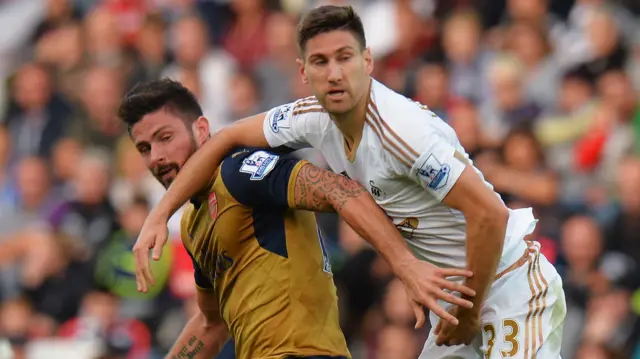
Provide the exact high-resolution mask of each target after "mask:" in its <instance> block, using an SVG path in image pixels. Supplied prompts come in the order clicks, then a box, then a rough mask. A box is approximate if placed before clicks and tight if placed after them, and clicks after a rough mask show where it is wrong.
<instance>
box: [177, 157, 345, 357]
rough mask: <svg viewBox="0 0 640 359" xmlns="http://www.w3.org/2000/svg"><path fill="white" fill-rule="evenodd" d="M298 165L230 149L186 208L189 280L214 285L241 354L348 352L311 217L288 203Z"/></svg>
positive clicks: (207, 286)
mask: <svg viewBox="0 0 640 359" xmlns="http://www.w3.org/2000/svg"><path fill="white" fill-rule="evenodd" d="M305 163H306V161H299V160H294V159H284V158H281V157H279V156H278V155H275V154H273V153H270V152H267V151H261V150H258V151H256V150H242V151H238V152H235V153H233V154H231V155H229V156H228V157H227V158H226V159H225V160H224V161H223V162H222V164H221V165H220V167H219V168H218V170H217V172H216V175H215V177H214V178H213V179H212V182H211V184H210V187H209V188H208V192H207V193H206V194H205V195H202V196H200V197H199V198H194V199H192V201H191V202H192V203H191V204H190V205H189V206H188V208H187V210H186V211H185V213H184V214H183V217H182V240H183V243H184V245H185V247H186V248H187V250H188V252H189V253H190V255H191V257H192V259H193V262H194V268H195V279H196V284H197V285H198V287H199V289H200V290H214V292H215V295H216V296H217V298H218V301H219V305H220V313H221V316H222V318H223V320H224V321H225V323H226V324H227V326H228V327H229V330H230V332H231V335H232V336H233V338H234V340H235V342H236V356H237V358H238V359H261V358H269V359H279V358H287V357H290V356H294V357H307V356H335V357H341V358H342V357H344V358H350V354H349V351H348V349H347V345H346V341H345V338H344V335H343V334H342V331H341V329H340V325H339V319H338V299H337V294H336V287H335V285H334V283H333V277H332V274H331V267H330V265H329V259H328V256H327V251H326V248H325V245H324V243H323V239H322V235H321V233H320V231H319V229H318V227H317V225H316V221H315V216H314V214H313V213H312V212H309V211H302V210H293V209H291V207H293V195H294V185H295V180H296V176H297V174H298V172H299V170H300V168H301V167H302V166H303V165H304V164H305Z"/></svg>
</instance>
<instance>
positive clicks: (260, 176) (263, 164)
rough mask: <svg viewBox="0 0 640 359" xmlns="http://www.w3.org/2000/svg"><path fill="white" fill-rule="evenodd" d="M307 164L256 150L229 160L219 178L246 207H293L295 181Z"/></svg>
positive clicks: (236, 155) (226, 160)
mask: <svg viewBox="0 0 640 359" xmlns="http://www.w3.org/2000/svg"><path fill="white" fill-rule="evenodd" d="M307 163H309V162H307V161H304V160H298V159H293V158H283V157H280V156H279V155H277V154H275V153H272V152H269V151H264V150H258V151H253V152H242V153H239V154H235V155H233V156H231V157H228V158H227V159H225V160H224V162H223V163H222V168H221V171H220V175H221V176H222V180H223V182H224V185H225V187H226V188H227V190H228V191H229V193H231V195H232V196H233V197H234V198H235V199H236V200H237V201H238V202H240V203H242V204H243V205H245V206H252V207H257V206H268V207H280V208H288V207H293V197H294V189H295V179H296V177H297V175H298V171H299V170H300V168H302V166H304V165H305V164H307Z"/></svg>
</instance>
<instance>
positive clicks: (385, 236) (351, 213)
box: [338, 192, 417, 275]
mask: <svg viewBox="0 0 640 359" xmlns="http://www.w3.org/2000/svg"><path fill="white" fill-rule="evenodd" d="M338 214H340V216H341V217H342V218H343V220H344V221H345V222H346V223H347V224H349V226H350V227H351V228H352V229H353V230H354V231H355V232H356V233H358V235H360V237H362V238H363V239H364V240H365V241H367V242H368V243H369V244H371V246H373V248H375V250H376V251H377V252H378V253H380V255H381V256H382V257H383V258H384V259H385V260H386V261H387V263H388V264H389V266H390V267H391V269H392V271H393V272H394V273H395V274H396V275H400V274H401V273H402V267H403V266H410V265H411V263H412V262H413V261H415V260H417V259H416V258H415V257H414V255H413V254H412V253H411V251H410V250H409V247H408V246H407V243H406V241H405V240H404V238H403V237H402V236H401V235H400V231H398V229H397V228H396V227H395V226H394V225H393V223H392V222H391V220H390V219H389V217H387V215H386V214H385V213H384V212H383V211H382V210H381V209H380V208H379V207H378V205H377V203H376V202H375V201H374V200H373V198H371V196H369V195H368V194H367V193H366V192H365V193H363V194H362V195H360V196H357V197H354V198H350V199H349V200H348V201H346V202H345V203H344V204H343V205H342V208H341V209H340V210H339V211H338Z"/></svg>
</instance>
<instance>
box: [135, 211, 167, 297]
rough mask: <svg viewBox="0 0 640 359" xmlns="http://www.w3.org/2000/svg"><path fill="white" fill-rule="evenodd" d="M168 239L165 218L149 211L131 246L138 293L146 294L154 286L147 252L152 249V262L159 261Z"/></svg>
mask: <svg viewBox="0 0 640 359" xmlns="http://www.w3.org/2000/svg"><path fill="white" fill-rule="evenodd" d="M168 237H169V231H168V230H167V218H165V217H164V216H162V215H159V214H157V213H154V211H151V213H149V216H148V217H147V219H146V220H145V221H144V225H143V226H142V230H141V231H140V235H139V236H138V240H137V241H136V244H135V245H134V246H133V257H134V259H135V265H136V283H137V285H138V291H139V292H143V293H146V292H147V291H148V290H149V286H150V285H151V286H153V285H155V281H154V279H153V274H152V273H151V267H150V265H149V250H150V249H153V254H152V257H153V260H155V261H157V260H159V259H160V257H161V256H162V248H163V247H164V245H165V244H166V243H167V238H168Z"/></svg>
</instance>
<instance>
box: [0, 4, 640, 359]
mask: <svg viewBox="0 0 640 359" xmlns="http://www.w3.org/2000/svg"><path fill="white" fill-rule="evenodd" d="M321 3H349V4H351V5H354V6H355V7H356V10H357V11H358V12H359V13H360V15H361V17H362V19H363V21H364V24H365V31H366V33H367V41H368V45H369V46H370V47H371V50H372V52H373V55H374V58H375V61H376V65H375V73H374V77H375V78H377V79H378V80H380V81H382V82H383V83H385V84H386V85H387V86H389V87H391V88H393V89H395V90H396V91H398V92H400V93H403V94H405V95H406V96H407V97H410V98H412V99H415V100H417V101H420V102H421V103H423V104H425V105H427V106H429V107H430V108H431V109H432V110H433V111H434V112H436V113H437V114H438V115H440V116H441V118H442V120H443V121H446V122H448V123H449V124H450V125H451V126H452V127H453V128H454V129H455V130H456V132H457V133H458V136H459V138H460V140H461V142H462V144H463V145H464V147H465V148H466V150H467V151H468V152H469V153H470V154H471V157H472V159H473V160H474V162H475V164H476V165H477V166H478V167H479V168H480V169H481V170H482V171H483V172H484V174H485V176H486V177H487V179H488V180H489V181H490V182H491V183H492V184H493V185H494V186H495V188H496V189H497V190H498V191H499V192H500V194H501V195H502V197H503V198H504V199H505V201H506V202H507V204H508V205H509V206H511V207H512V208H517V207H523V206H532V207H533V208H534V210H535V212H536V214H537V217H538V218H539V219H540V222H539V225H538V227H537V229H536V231H535V233H533V234H532V237H531V239H535V240H537V241H539V242H540V243H541V244H542V246H543V247H542V250H543V252H544V253H545V255H546V256H547V258H548V259H549V260H550V261H551V262H552V263H554V265H556V266H557V268H558V270H559V271H560V273H561V274H562V276H563V279H564V288H565V291H566V296H567V302H568V307H569V309H568V314H567V321H566V324H565V334H564V343H563V357H564V358H566V359H573V358H575V359H613V358H615V359H618V358H640V345H639V343H640V339H639V338H640V321H639V320H638V317H639V315H640V291H638V289H639V288H640V92H638V90H639V89H640V25H639V24H640V18H639V14H640V3H639V2H638V1H636V0H626V1H625V0H618V1H605V0H557V1H556V0H466V1H465V0H359V1H340V0H333V1H305V0H75V1H74V0H0V77H1V79H2V84H1V86H0V336H1V337H5V338H8V339H9V341H10V343H11V345H12V347H13V349H14V351H15V353H16V359H32V358H38V359H40V358H48V359H56V358H83V359H84V358H90V359H93V358H103V359H107V358H108V359H116V358H127V359H139V358H150V359H155V358H161V357H162V355H163V354H164V353H166V351H167V350H168V348H170V347H171V345H172V343H173V341H174V340H175V339H176V337H177V335H178V334H179V332H180V331H181V329H182V327H183V326H184V324H185V323H186V321H187V319H188V318H189V317H190V316H191V315H192V314H193V313H194V312H195V311H196V310H197V306H196V304H195V302H194V293H195V292H194V289H195V287H194V283H193V271H192V268H191V262H190V259H189V257H188V255H187V254H186V252H185V251H184V249H183V248H182V245H181V242H180V238H179V228H178V226H179V216H180V213H178V214H177V215H176V216H174V217H173V218H172V220H171V221H170V223H169V226H170V232H171V239H172V240H171V241H170V243H169V244H168V246H167V247H166V248H165V251H164V255H163V258H162V260H161V261H159V262H154V263H153V272H154V274H155V277H156V279H157V283H156V286H155V287H153V289H152V291H151V293H149V294H146V295H142V294H140V293H137V291H136V285H135V277H134V267H133V258H132V255H131V248H132V246H133V242H134V241H135V239H136V237H137V234H138V232H139V230H140V228H141V226H142V223H143V221H144V219H145V216H146V215H147V213H148V211H149V208H152V206H153V205H154V204H155V203H157V201H158V200H159V198H160V197H161V196H162V194H163V192H164V189H163V188H162V186H160V185H159V184H158V183H156V181H155V180H154V178H153V177H151V175H150V174H149V173H148V172H147V169H146V168H145V166H144V164H143V163H142V160H141V157H140V156H139V155H138V153H137V151H136V149H135V148H134V147H133V146H132V143H131V141H130V140H129V138H128V136H127V134H126V129H125V128H124V127H123V124H122V123H121V122H120V121H119V119H118V118H117V116H116V109H117V107H118V105H119V101H120V99H121V97H122V96H123V95H124V94H125V93H126V91H127V90H128V89H130V88H131V87H132V86H133V85H135V84H136V83H138V82H140V81H148V80H153V79H158V78H161V77H165V76H168V77H172V78H174V79H178V80H180V81H181V82H182V83H183V84H184V85H185V86H187V87H188V88H190V89H191V90H192V91H194V93H196V94H197V96H198V98H199V99H200V101H201V104H202V106H203V109H204V112H205V115H206V116H207V117H208V118H209V119H210V121H211V124H212V127H213V129H218V128H221V127H222V126H225V125H228V124H230V123H232V122H233V121H234V120H237V119H239V118H242V117H245V116H248V115H252V114H255V113H258V112H261V111H264V110H267V109H269V108H271V107H273V106H276V105H279V104H283V103H286V102H290V101H292V100H294V99H296V98H299V97H304V96H309V95H310V93H309V89H308V88H307V87H306V86H304V85H303V84H302V82H301V81H300V78H299V76H298V70H297V67H296V63H295V58H296V55H297V52H296V51H297V50H296V46H295V41H294V39H295V29H296V23H297V20H298V16H299V15H300V13H301V12H303V11H304V10H306V9H308V8H310V7H312V6H316V5H319V4H321ZM299 155H300V156H304V157H305V158H307V159H310V160H312V161H313V162H314V163H316V164H318V165H321V166H324V161H323V159H322V157H321V156H320V155H319V154H317V153H316V152H314V151H301V152H300V154H299ZM318 218H319V221H320V223H321V225H322V227H323V229H324V231H325V233H326V237H327V238H329V239H330V244H331V257H332V263H333V269H334V277H335V281H336V285H337V287H338V290H339V296H340V306H341V317H342V321H343V328H344V332H345V335H346V336H347V338H348V341H349V345H350V349H351V351H352V354H353V355H354V359H414V358H416V357H417V355H418V353H419V352H420V350H421V349H422V343H423V342H424V341H423V340H424V338H425V337H426V335H427V332H428V328H424V329H422V330H419V331H416V330H414V329H413V323H414V318H413V313H412V311H411V309H410V307H409V306H408V303H407V300H406V296H405V293H404V290H403V287H402V284H401V283H399V282H398V281H397V279H394V278H393V277H392V276H391V275H390V271H389V268H388V267H387V265H386V264H385V262H384V261H383V260H381V258H380V257H379V256H378V255H377V254H376V253H375V252H374V251H373V250H372V249H371V248H370V247H369V246H368V245H367V244H366V243H365V242H364V241H363V240H362V239H361V238H359V237H358V236H357V235H355V234H354V232H353V231H351V230H350V228H348V227H347V226H346V225H344V223H342V222H341V221H339V220H338V219H337V218H336V217H335V216H334V215H319V216H318Z"/></svg>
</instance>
